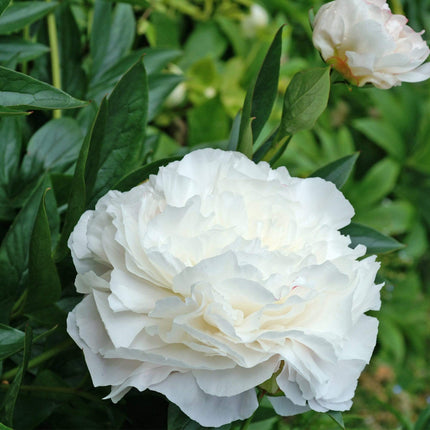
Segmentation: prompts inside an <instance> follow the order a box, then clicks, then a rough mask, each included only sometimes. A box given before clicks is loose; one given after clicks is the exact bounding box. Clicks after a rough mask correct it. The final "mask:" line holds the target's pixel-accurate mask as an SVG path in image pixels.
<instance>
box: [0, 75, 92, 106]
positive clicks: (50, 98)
mask: <svg viewBox="0 0 430 430" xmlns="http://www.w3.org/2000/svg"><path fill="white" fill-rule="evenodd" d="M86 104H87V103H86V102H83V101H81V100H77V99H75V98H73V97H72V96H70V95H69V94H66V93H65V92H64V91H61V90H59V89H57V88H54V87H53V86H51V85H49V84H46V83H45V82H42V81H38V80H37V79H34V78H32V77H30V76H27V75H24V74H23V73H19V72H15V71H14V70H10V69H6V68H5V67H0V105H1V106H5V107H11V108H16V109H72V108H78V107H82V106H85V105H86Z"/></svg>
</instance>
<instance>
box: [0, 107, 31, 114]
mask: <svg viewBox="0 0 430 430" xmlns="http://www.w3.org/2000/svg"><path fill="white" fill-rule="evenodd" d="M30 113H31V112H26V111H22V110H17V109H11V108H9V107H5V106H0V116H22V115H28V114H30Z"/></svg>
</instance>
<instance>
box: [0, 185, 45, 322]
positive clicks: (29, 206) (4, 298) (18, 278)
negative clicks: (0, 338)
mask: <svg viewBox="0 0 430 430" xmlns="http://www.w3.org/2000/svg"><path fill="white" fill-rule="evenodd" d="M47 186H48V181H47V179H46V177H43V178H41V179H40V180H39V183H38V184H37V186H36V187H35V189H34V191H33V193H32V194H31V195H30V197H29V199H28V200H27V202H26V203H25V205H24V207H23V208H22V209H21V211H20V212H19V214H18V215H17V216H16V218H15V219H14V222H13V224H12V225H11V227H10V228H9V230H8V232H7V234H6V236H5V238H4V239H3V242H2V243H1V247H0V279H1V280H2V287H1V288H0V321H1V322H8V320H9V316H10V310H11V307H12V304H13V302H14V300H15V299H16V298H17V297H18V295H19V294H20V293H22V289H23V285H24V282H25V280H26V275H27V266H28V253H29V246H30V238H31V232H32V231H33V225H34V221H35V219H36V214H37V210H38V208H39V205H40V199H41V196H42V194H43V192H44V191H45V189H46V188H47Z"/></svg>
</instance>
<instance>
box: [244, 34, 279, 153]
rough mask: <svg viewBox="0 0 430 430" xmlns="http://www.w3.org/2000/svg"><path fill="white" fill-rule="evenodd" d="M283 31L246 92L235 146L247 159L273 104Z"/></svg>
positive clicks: (277, 35)
mask: <svg viewBox="0 0 430 430" xmlns="http://www.w3.org/2000/svg"><path fill="white" fill-rule="evenodd" d="M282 28H283V27H281V28H280V29H279V30H278V32H277V33H276V35H275V38H274V40H273V42H272V44H271V46H270V48H269V50H268V52H267V54H266V57H265V58H264V61H263V64H262V66H261V68H260V71H259V73H258V75H257V78H256V79H255V80H254V81H253V83H252V84H251V85H250V87H249V89H248V91H247V93H246V97H245V102H244V104H243V109H242V116H241V121H240V131H239V143H238V146H237V147H238V151H240V152H243V153H244V154H245V153H246V155H247V156H248V157H249V158H251V157H252V149H253V142H254V140H256V139H257V138H258V136H259V134H260V132H261V130H262V128H263V126H264V124H265V123H266V121H267V119H268V118H269V116H270V112H271V111H272V107H273V103H274V102H275V98H276V93H277V90H278V79H279V66H280V59H281V48H282ZM252 119H253V121H252ZM251 121H252V122H251ZM250 139H251V140H250ZM244 151H245V152H244Z"/></svg>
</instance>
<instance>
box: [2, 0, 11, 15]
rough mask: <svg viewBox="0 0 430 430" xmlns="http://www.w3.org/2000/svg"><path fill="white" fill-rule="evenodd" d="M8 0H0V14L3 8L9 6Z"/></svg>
mask: <svg viewBox="0 0 430 430" xmlns="http://www.w3.org/2000/svg"><path fill="white" fill-rule="evenodd" d="M9 3H10V0H0V15H1V14H2V13H3V12H4V11H5V9H6V8H7V7H8V6H9Z"/></svg>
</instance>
